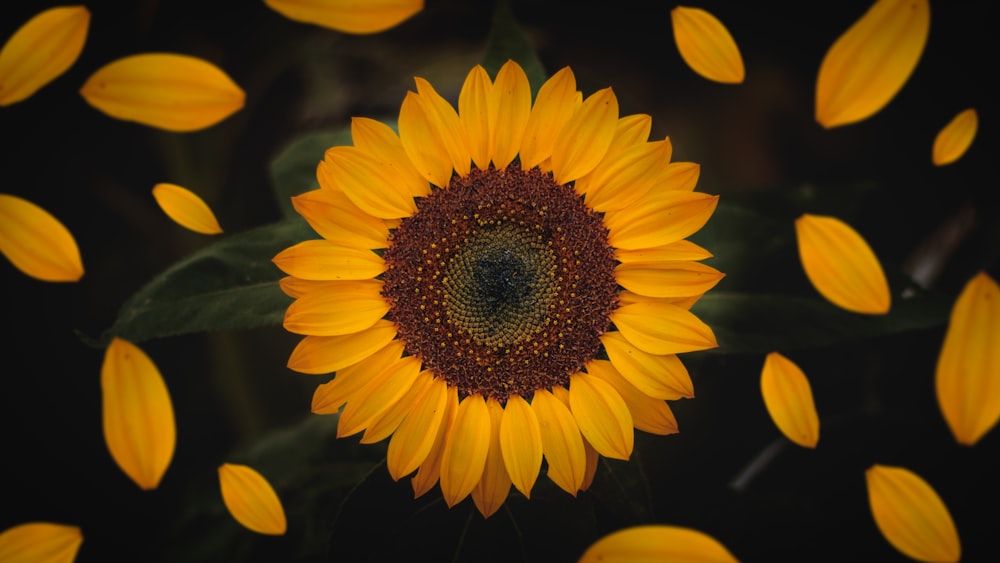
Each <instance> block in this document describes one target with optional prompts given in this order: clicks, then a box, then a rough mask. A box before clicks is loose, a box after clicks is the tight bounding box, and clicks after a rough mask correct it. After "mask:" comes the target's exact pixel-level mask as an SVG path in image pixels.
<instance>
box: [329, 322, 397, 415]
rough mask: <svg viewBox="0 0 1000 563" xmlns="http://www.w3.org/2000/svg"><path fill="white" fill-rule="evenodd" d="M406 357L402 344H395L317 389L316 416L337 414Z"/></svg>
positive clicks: (340, 372)
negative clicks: (356, 394)
mask: <svg viewBox="0 0 1000 563" xmlns="http://www.w3.org/2000/svg"><path fill="white" fill-rule="evenodd" d="M402 355H403V343H402V342H401V341H399V340H393V341H392V342H390V343H388V344H386V345H385V346H384V347H383V348H381V349H380V350H378V351H377V352H375V353H374V354H372V355H370V356H368V357H367V358H365V359H363V360H361V361H359V362H357V363H354V364H351V365H350V366H347V367H346V368H344V369H342V370H340V371H338V372H337V375H336V377H334V378H333V379H332V380H330V381H328V382H327V383H324V384H322V385H320V386H318V387H316V391H315V392H314V393H313V398H312V412H313V413H314V414H334V413H336V412H337V411H339V410H340V407H342V406H344V403H345V402H347V400H348V399H349V398H351V397H352V396H354V394H355V393H357V392H358V390H359V389H361V388H362V387H364V386H365V384H366V383H368V381H369V380H370V379H371V378H373V377H375V376H376V375H378V374H380V373H382V372H383V371H385V370H386V369H388V367H389V366H390V365H392V364H393V363H395V362H397V361H398V360H399V358H400V356H402Z"/></svg>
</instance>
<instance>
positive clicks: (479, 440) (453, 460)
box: [441, 395, 493, 508]
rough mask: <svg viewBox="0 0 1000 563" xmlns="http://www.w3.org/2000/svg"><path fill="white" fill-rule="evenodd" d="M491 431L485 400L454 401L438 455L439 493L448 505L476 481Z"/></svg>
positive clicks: (479, 397)
mask: <svg viewBox="0 0 1000 563" xmlns="http://www.w3.org/2000/svg"><path fill="white" fill-rule="evenodd" d="M492 433H493V429H492V423H491V422H490V411H489V409H488V408H487V407H486V401H485V400H484V399H483V398H482V397H481V396H479V395H470V396H468V397H466V398H465V399H463V400H462V402H460V403H459V404H458V411H457V412H456V413H455V421H454V423H453V424H452V427H451V430H450V431H449V432H448V439H447V441H445V444H444V451H443V452H442V454H441V494H442V495H444V502H445V504H447V505H448V507H449V508H451V507H452V506H455V505H456V504H458V503H459V502H461V501H462V499H464V498H465V497H467V496H468V495H469V493H471V492H472V489H474V488H476V485H477V484H479V480H480V479H481V478H482V476H483V469H484V468H485V467H486V455H487V454H488V453H489V451H490V436H491V435H492Z"/></svg>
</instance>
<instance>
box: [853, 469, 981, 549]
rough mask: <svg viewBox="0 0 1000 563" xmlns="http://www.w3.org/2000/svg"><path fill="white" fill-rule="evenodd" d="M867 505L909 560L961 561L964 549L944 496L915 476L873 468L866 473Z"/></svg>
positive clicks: (910, 473)
mask: <svg viewBox="0 0 1000 563" xmlns="http://www.w3.org/2000/svg"><path fill="white" fill-rule="evenodd" d="M865 481H866V482H867V484H868V502H869V505H870V506H871V511H872V517H873V518H874V519H875V524H876V525H877V526H878V529H879V531H880V532H882V535H883V536H884V537H885V539H886V540H888V542H889V543H891V544H892V546H893V547H895V548H896V549H898V550H899V551H900V552H901V553H903V554H904V555H906V556H907V557H911V558H913V559H917V560H919V561H952V562H953V561H958V560H959V558H960V557H961V556H962V547H961V545H960V543H959V539H958V531H957V530H956V529H955V523H954V522H953V521H952V519H951V514H950V513H949V512H948V508H947V507H946V506H945V504H944V502H943V501H942V500H941V497H939V496H938V494H937V492H935V491H934V489H932V488H931V486H930V485H929V484H927V482H926V481H924V480H923V479H922V478H921V477H920V476H918V475H917V474H916V473H913V472H912V471H910V470H909V469H905V468H903V467H889V466H885V465H877V464H876V465H873V466H871V467H870V468H868V470H866V471H865Z"/></svg>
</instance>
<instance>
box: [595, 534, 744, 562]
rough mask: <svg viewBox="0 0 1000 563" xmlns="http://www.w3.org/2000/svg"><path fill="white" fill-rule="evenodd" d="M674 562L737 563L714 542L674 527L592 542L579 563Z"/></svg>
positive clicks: (723, 547) (613, 535)
mask: <svg viewBox="0 0 1000 563" xmlns="http://www.w3.org/2000/svg"><path fill="white" fill-rule="evenodd" d="M654 561H662V562H664V563H667V562H671V561H676V562H678V563H680V562H688V561H689V562H692V563H693V562H695V561H697V562H698V563H736V558H735V557H733V555H732V554H731V553H729V550H727V549H726V548H725V546H723V545H722V544H721V543H719V542H718V541H717V540H716V539H715V538H713V537H711V536H709V535H707V534H705V533H702V532H699V531H697V530H692V529H690V528H681V527H677V526H664V525H646V526H634V527H631V528H626V529H624V530H619V531H617V532H613V533H611V534H608V535H606V536H604V537H602V538H601V539H599V540H597V541H596V542H594V544H593V545H591V546H590V547H589V548H587V551H585V552H584V554H583V557H581V558H580V560H579V563H598V562H603V563H640V562H648V563H653V562H654Z"/></svg>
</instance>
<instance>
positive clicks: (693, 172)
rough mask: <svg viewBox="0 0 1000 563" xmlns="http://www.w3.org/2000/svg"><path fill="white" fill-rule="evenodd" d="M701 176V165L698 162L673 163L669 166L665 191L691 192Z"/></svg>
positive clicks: (664, 184)
mask: <svg viewBox="0 0 1000 563" xmlns="http://www.w3.org/2000/svg"><path fill="white" fill-rule="evenodd" d="M700 176H701V165H700V164H698V163H696V162H671V163H670V164H668V165H667V171H666V174H665V179H664V181H663V189H667V190H680V191H684V192H690V191H692V190H694V188H695V186H696V185H697V184H698V178H699V177H700Z"/></svg>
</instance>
